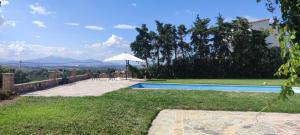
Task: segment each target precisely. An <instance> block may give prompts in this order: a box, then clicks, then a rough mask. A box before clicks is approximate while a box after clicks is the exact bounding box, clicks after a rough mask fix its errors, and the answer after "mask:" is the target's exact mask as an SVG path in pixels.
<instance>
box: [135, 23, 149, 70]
mask: <svg viewBox="0 0 300 135" xmlns="http://www.w3.org/2000/svg"><path fill="white" fill-rule="evenodd" d="M136 30H137V32H138V35H137V36H136V39H135V41H134V42H132V43H131V44H130V47H131V48H132V51H133V53H134V55H135V56H137V57H140V58H142V59H144V60H145V61H146V65H147V67H148V59H149V58H151V50H152V48H153V46H151V44H150V35H149V33H148V28H147V26H146V24H143V25H142V27H141V28H136Z"/></svg>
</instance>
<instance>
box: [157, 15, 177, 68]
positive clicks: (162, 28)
mask: <svg viewBox="0 0 300 135" xmlns="http://www.w3.org/2000/svg"><path fill="white" fill-rule="evenodd" d="M156 25H157V32H158V43H159V44H160V46H161V51H160V53H161V54H162V61H163V62H164V61H166V64H167V66H170V65H171V61H172V56H173V53H172V52H173V50H174V43H175V42H176V38H175V37H174V35H175V34H174V33H173V32H174V27H172V25H171V24H163V23H161V22H159V21H156Z"/></svg>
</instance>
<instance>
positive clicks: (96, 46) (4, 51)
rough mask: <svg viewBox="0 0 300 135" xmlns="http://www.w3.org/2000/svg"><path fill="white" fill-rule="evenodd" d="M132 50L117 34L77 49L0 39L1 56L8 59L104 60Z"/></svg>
mask: <svg viewBox="0 0 300 135" xmlns="http://www.w3.org/2000/svg"><path fill="white" fill-rule="evenodd" d="M36 38H39V36H36ZM130 52H131V51H130V46H129V45H128V44H127V43H126V42H125V41H124V39H123V38H122V37H119V36H116V35H112V36H110V37H109V38H108V39H107V40H105V41H102V42H96V43H92V44H87V45H85V46H82V47H78V48H77V49H69V48H65V47H54V46H45V45H41V44H31V43H28V42H25V41H12V42H1V41H0V58H1V59H8V60H20V59H21V60H27V59H36V58H42V57H47V56H58V57H67V58H75V59H98V60H104V59H105V58H108V57H111V56H114V55H117V54H120V53H130Z"/></svg>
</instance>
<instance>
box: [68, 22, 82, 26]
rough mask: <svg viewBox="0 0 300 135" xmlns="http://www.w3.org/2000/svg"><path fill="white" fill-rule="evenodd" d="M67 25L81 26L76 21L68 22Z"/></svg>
mask: <svg viewBox="0 0 300 135" xmlns="http://www.w3.org/2000/svg"><path fill="white" fill-rule="evenodd" d="M65 25H69V26H79V25H80V24H79V23H75V22H66V23H65Z"/></svg>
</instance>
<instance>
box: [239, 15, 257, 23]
mask: <svg viewBox="0 0 300 135" xmlns="http://www.w3.org/2000/svg"><path fill="white" fill-rule="evenodd" d="M243 17H244V18H246V19H247V20H248V21H249V22H253V21H257V20H259V19H258V18H256V17H252V16H248V15H245V16H243Z"/></svg>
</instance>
